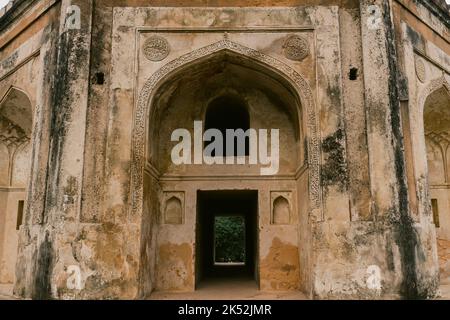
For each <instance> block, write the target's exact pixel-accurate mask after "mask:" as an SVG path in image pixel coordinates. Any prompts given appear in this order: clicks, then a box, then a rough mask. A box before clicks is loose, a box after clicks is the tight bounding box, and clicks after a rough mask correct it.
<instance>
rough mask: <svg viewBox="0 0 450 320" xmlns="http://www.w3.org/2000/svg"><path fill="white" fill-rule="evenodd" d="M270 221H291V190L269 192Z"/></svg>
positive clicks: (282, 222)
mask: <svg viewBox="0 0 450 320" xmlns="http://www.w3.org/2000/svg"><path fill="white" fill-rule="evenodd" d="M270 210H271V211H270V223H271V224H281V225H282V224H290V223H291V221H292V192H291V191H272V192H270Z"/></svg>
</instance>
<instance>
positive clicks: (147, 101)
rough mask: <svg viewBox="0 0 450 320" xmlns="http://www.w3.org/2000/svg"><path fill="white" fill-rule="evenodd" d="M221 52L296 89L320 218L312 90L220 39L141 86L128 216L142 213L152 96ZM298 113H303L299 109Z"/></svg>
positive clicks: (313, 203)
mask: <svg viewBox="0 0 450 320" xmlns="http://www.w3.org/2000/svg"><path fill="white" fill-rule="evenodd" d="M221 51H230V52H233V53H236V54H238V55H242V56H244V57H246V58H248V59H250V60H253V61H254V62H256V63H258V64H261V65H263V66H264V67H265V68H267V69H269V70H271V71H273V72H274V73H276V74H278V75H280V76H281V77H282V78H283V79H285V80H286V81H288V82H289V83H290V84H291V85H292V86H293V87H294V88H295V89H296V92H295V94H296V95H298V98H299V100H300V102H301V105H302V106H303V107H304V116H305V119H306V121H305V123H306V128H307V132H306V136H307V139H308V167H309V179H310V182H309V184H310V189H309V195H310V209H311V214H312V215H313V216H315V218H316V219H319V220H321V219H322V212H321V211H322V208H321V192H320V137H319V130H318V117H317V110H316V107H315V102H314V99H313V95H312V91H311V88H310V86H309V84H308V83H307V81H306V80H305V79H304V78H303V77H302V76H301V74H300V73H298V72H297V71H295V70H294V69H293V68H291V67H290V66H288V65H287V64H285V63H283V62H281V61H279V60H277V59H275V58H273V57H271V56H269V55H266V54H264V53H262V52H260V51H257V50H255V49H251V48H248V47H245V46H243V45H240V44H238V43H235V42H232V41H229V40H221V41H218V42H216V43H213V44H211V45H209V46H206V47H203V48H200V49H197V50H194V51H192V52H190V53H188V54H186V55H183V56H181V57H179V58H177V59H175V60H173V61H171V62H169V63H167V64H166V65H165V66H163V67H162V68H160V69H159V70H158V71H156V72H155V73H154V74H153V75H152V76H151V77H150V78H149V79H148V80H147V81H146V82H145V84H144V86H143V88H142V90H141V92H140V94H139V98H138V101H137V105H136V109H135V112H134V120H133V134H132V157H131V159H132V163H131V188H130V189H131V190H130V191H131V192H130V196H131V213H132V214H133V215H135V214H140V213H142V206H143V172H144V169H145V161H146V143H145V142H146V141H147V139H148V137H147V136H148V129H147V128H148V119H152V111H153V110H151V108H150V106H151V104H152V99H153V95H154V94H155V92H156V90H157V89H158V88H159V87H160V86H161V84H162V83H163V82H164V80H165V79H166V78H168V77H170V75H172V74H174V73H176V72H177V71H179V70H180V69H182V68H183V67H185V66H187V65H189V64H190V63H192V62H194V61H199V60H201V59H205V58H207V57H208V56H211V55H213V54H216V53H218V52H221ZM299 113H300V114H301V113H302V111H301V110H299Z"/></svg>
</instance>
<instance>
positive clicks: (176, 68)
mask: <svg viewBox="0 0 450 320" xmlns="http://www.w3.org/2000/svg"><path fill="white" fill-rule="evenodd" d="M211 61H213V62H214V63H215V64H220V63H222V62H225V63H228V62H230V61H232V63H233V64H236V65H238V66H239V68H248V71H249V72H250V73H251V72H255V73H258V74H261V77H263V78H264V77H265V78H267V79H271V81H273V82H274V83H277V86H279V87H280V88H283V89H282V90H284V91H283V92H286V94H287V95H289V96H290V97H291V98H289V99H291V102H290V103H287V104H286V105H289V106H290V107H289V108H287V109H289V110H287V111H286V112H287V113H289V114H290V119H293V120H292V123H291V124H292V127H293V131H292V135H290V137H291V138H293V139H294V137H295V139H296V142H294V143H292V144H290V143H288V144H287V145H296V146H297V145H300V146H301V148H304V149H305V147H306V149H307V151H306V150H304V149H302V154H304V155H305V157H306V155H307V158H304V157H303V158H302V160H301V161H298V162H299V163H297V162H296V163H295V166H297V167H296V168H294V169H293V170H292V172H291V173H290V174H287V175H284V176H283V177H281V178H277V177H275V178H274V179H272V180H276V181H278V180H277V179H281V180H280V181H279V183H278V184H274V185H275V187H273V189H270V190H265V191H263V193H265V194H263V196H261V197H259V196H257V197H255V198H257V199H261V203H259V205H260V206H261V204H263V205H264V208H263V209H261V210H265V212H267V215H271V214H272V212H271V208H272V204H269V205H267V204H266V203H265V202H264V203H262V202H263V201H265V200H264V199H270V201H272V200H275V199H277V197H274V198H273V199H272V198H271V197H272V195H273V194H278V193H279V194H283V197H284V198H286V199H289V200H286V201H288V202H289V207H290V208H291V209H292V210H294V211H295V210H296V205H295V198H296V197H297V191H296V190H297V185H300V184H301V185H302V187H301V190H305V191H306V190H307V192H305V193H304V196H305V197H306V199H307V200H305V203H307V204H308V205H307V206H305V207H308V213H307V214H309V215H312V216H314V219H317V220H320V219H321V218H322V217H321V195H320V187H319V180H320V179H319V176H320V175H319V159H320V150H319V148H320V147H319V133H318V129H317V120H318V119H317V115H316V110H315V105H314V100H313V98H312V92H311V89H310V87H309V85H308V84H307V82H306V80H304V79H303V77H302V76H301V75H300V74H299V73H298V72H297V71H295V70H294V69H292V68H291V67H289V66H288V65H286V64H285V63H283V62H280V61H278V60H277V59H275V58H273V57H270V56H268V55H265V54H263V53H261V52H258V51H256V50H254V49H250V48H247V47H244V46H242V45H240V44H237V43H234V42H231V41H228V40H222V41H219V42H216V43H213V44H211V45H209V46H207V47H204V48H200V49H198V50H195V51H193V52H191V53H188V54H186V55H184V56H181V57H179V58H178V59H175V60H173V61H171V62H169V63H168V64H166V65H165V66H163V67H162V68H161V69H159V70H158V71H156V72H155V73H154V74H153V75H152V76H151V77H150V78H149V79H148V80H147V81H146V83H145V84H144V87H143V89H142V91H141V93H140V95H139V99H138V103H137V106H136V110H135V118H134V129H133V141H132V147H133V149H132V160H133V161H132V164H131V195H130V196H131V201H132V206H131V210H130V212H131V215H133V216H137V217H139V216H141V217H142V230H143V231H142V234H141V237H142V239H141V240H142V244H141V246H142V248H141V252H142V253H144V254H143V255H142V256H141V270H140V274H141V279H144V280H143V281H142V282H143V283H144V284H143V287H144V288H145V289H142V288H141V292H142V295H146V294H149V293H150V292H151V291H152V290H153V289H154V287H155V286H156V287H157V288H158V289H162V290H189V289H190V290H192V289H193V288H194V287H195V280H194V279H192V278H193V277H194V274H195V273H196V270H194V268H195V263H193V262H192V261H193V259H195V258H194V256H195V254H194V251H195V250H194V249H193V248H192V246H191V244H190V243H186V242H185V238H186V237H183V236H182V234H184V233H185V232H188V233H192V232H193V231H192V230H194V229H195V226H194V225H195V220H196V218H195V214H196V210H193V206H195V205H198V203H197V204H195V201H194V200H193V199H194V198H195V195H193V194H194V193H193V192H192V190H185V189H183V187H181V186H180V185H178V186H177V185H176V181H180V182H182V181H185V178H186V177H184V178H183V177H181V178H178V177H173V176H171V177H165V175H164V170H165V169H166V168H161V167H159V166H158V164H157V163H158V162H159V160H158V159H159V156H160V155H159V154H158V153H159V152H160V150H162V149H161V148H159V147H158V146H155V143H158V141H159V135H160V134H161V132H162V130H160V126H159V123H160V122H161V121H162V116H161V113H162V112H159V111H158V106H159V105H160V104H164V103H166V104H167V99H166V97H165V96H164V93H165V92H171V90H172V89H171V88H170V85H168V83H171V80H173V79H174V78H177V77H181V76H180V75H181V74H183V73H185V72H186V70H192V69H194V71H195V72H194V73H196V74H197V73H199V72H203V71H199V69H196V68H197V67H198V68H202V66H203V65H204V64H205V63H207V62H208V63H210V62H211ZM222 81H225V80H222ZM262 82H264V80H263V81H262ZM222 83H224V82H222ZM243 83H244V82H243ZM167 86H169V87H167ZM230 90H231V91H233V90H234V89H232V88H231V89H230V88H228V89H224V90H222V91H221V92H220V94H225V95H227V94H230V92H231V91H230ZM235 91H236V90H235ZM232 94H236V92H232ZM211 99H213V97H211ZM169 100H170V99H169ZM207 100H208V99H206V100H205V104H207ZM275 100H276V99H275ZM161 101H162V102H161ZM205 109H206V108H204V107H201V108H200V109H199V111H198V112H197V116H200V117H199V118H200V119H204V110H205ZM183 117H189V115H187V114H183ZM286 119H287V118H286ZM305 144H306V146H305ZM164 154H166V153H165V152H164ZM155 159H156V160H155ZM296 161H297V160H296ZM155 162H156V164H155ZM300 176H301V177H302V178H301V182H300V181H299V180H300V178H299V177H300ZM305 176H309V178H305ZM241 178H245V177H241ZM167 179H168V180H167ZM199 179H200V180H203V181H205V183H203V184H199V183H197V184H195V185H196V186H197V189H196V191H200V190H216V189H217V190H218V189H220V190H226V189H227V188H228V189H233V190H236V189H239V188H242V190H243V189H246V190H248V189H252V188H254V189H255V190H258V187H259V186H258V182H251V181H248V182H246V184H239V183H236V184H233V181H238V180H239V179H240V176H239V174H235V175H234V176H233V177H229V178H228V181H229V182H228V183H223V184H222V183H221V184H220V185H218V184H214V183H212V184H211V183H210V182H211V181H210V180H213V179H214V177H211V179H210V178H208V177H206V178H205V176H203V177H199ZM233 179H235V180H233ZM283 179H284V180H283ZM257 180H258V178H255V177H253V178H252V181H257ZM285 180H289V182H286V183H285V182H282V181H285ZM174 181H175V182H174ZM260 184H261V183H260ZM272 184H273V183H272ZM168 185H170V187H168ZM237 185H239V186H240V187H239V186H238V187H237ZM266 189H267V188H266ZM272 190H276V192H274V193H273V192H272ZM259 192H261V190H259ZM303 192H304V191H303ZM272 193H273V194H272ZM144 195H145V196H144ZM174 196H175V197H176V198H177V199H179V201H177V203H178V204H179V206H178V207H177V208H178V209H179V210H178V212H180V214H181V217H179V218H177V221H183V224H179V223H177V224H171V223H165V221H166V217H165V216H162V215H164V214H165V213H164V212H162V211H161V210H163V211H164V209H163V208H166V206H167V201H169V200H170V199H173V197H174ZM156 203H159V207H158V205H156ZM291 215H292V219H290V220H286V219H285V220H283V223H279V221H278V219H275V220H273V219H272V218H268V219H267V222H264V219H261V220H262V221H263V222H262V223H268V224H271V225H274V227H273V228H274V229H276V228H279V229H280V228H281V229H282V228H286V229H289V230H290V231H289V232H290V233H293V234H295V237H294V238H295V239H294V240H292V241H291V242H294V243H295V244H294V245H289V244H287V245H284V242H283V241H285V240H286V239H279V238H277V237H275V238H276V239H273V241H272V242H273V243H272V244H270V243H268V244H265V245H264V254H265V255H269V256H278V255H279V252H280V253H281V255H282V256H283V257H284V258H283V259H287V260H286V264H283V263H284V262H281V263H278V264H277V263H275V264H273V263H272V261H271V260H270V259H265V260H264V259H263V258H262V257H260V258H259V260H258V259H257V261H255V265H256V267H255V268H258V264H259V263H261V264H262V266H263V267H262V268H263V269H264V270H265V271H264V272H261V274H263V275H264V277H263V278H264V279H262V280H261V281H262V283H263V284H262V286H263V287H265V288H267V287H270V286H271V287H272V289H275V290H284V289H298V286H299V285H298V281H299V274H298V273H299V267H298V264H299V263H298V260H299V256H298V239H297V238H296V237H297V233H298V232H297V231H296V230H297V229H296V228H297V225H296V224H298V215H295V214H291ZM256 220H258V219H256ZM192 221H194V223H192ZM186 224H188V225H187V226H186ZM289 224H291V225H289ZM155 225H157V226H155ZM189 228H190V229H189ZM254 228H255V229H256V228H257V226H256V225H255V226H254ZM281 229H280V230H281ZM161 230H165V231H161ZM175 230H176V231H175ZM289 232H286V234H289ZM169 233H170V234H172V235H173V234H175V235H176V236H178V235H180V237H179V238H178V239H175V240H174V241H172V242H171V241H168V240H167V239H168V238H170V237H171V236H169V235H168V234H169ZM275 234H276V233H275ZM176 236H175V237H176ZM271 236H272V235H271ZM188 238H189V237H188ZM161 239H162V240H161ZM189 239H190V240H189V241H192V237H191V238H189ZM288 240H289V239H288ZM158 246H159V247H158ZM267 250H268V251H269V252H268V253H267V252H265V251H267ZM283 250H284V251H283ZM286 250H287V251H286ZM285 251H286V252H285ZM177 257H182V258H180V259H178V258H177ZM286 265H288V269H289V270H292V271H290V273H291V275H290V276H289V279H288V281H287V282H286V281H284V279H281V280H280V279H275V280H274V281H270V280H268V279H267V278H268V277H270V276H271V275H273V274H275V275H276V277H281V278H283V276H282V273H283V272H281V271H280V272H271V271H270V268H275V269H277V270H278V269H280V270H281V269H282V268H285V267H286ZM152 270H156V271H152ZM158 270H160V271H158ZM155 272H156V276H155V274H154V273H155ZM149 273H152V274H151V275H150V276H149V275H148V274H149ZM160 273H163V274H164V277H163V279H161V277H160V276H158V274H160ZM171 274H173V275H174V276H172V277H171V276H170V275H171ZM177 274H182V275H183V277H184V278H183V279H181V278H180V277H178V278H177V276H176V275H177ZM186 274H188V275H189V276H185V275H186ZM191 275H192V276H191ZM259 275H260V274H259V273H258V274H257V275H256V277H259ZM169 278H170V279H169ZM174 278H176V279H175V280H173V279H174ZM280 283H283V284H280Z"/></svg>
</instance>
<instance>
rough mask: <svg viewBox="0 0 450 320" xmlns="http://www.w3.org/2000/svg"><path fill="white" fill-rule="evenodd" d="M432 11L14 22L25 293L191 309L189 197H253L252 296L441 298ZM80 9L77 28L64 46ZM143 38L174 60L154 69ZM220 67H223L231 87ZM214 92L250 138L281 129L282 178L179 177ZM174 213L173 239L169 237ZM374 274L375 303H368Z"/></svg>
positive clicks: (128, 7) (294, 9)
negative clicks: (231, 99)
mask: <svg viewBox="0 0 450 320" xmlns="http://www.w3.org/2000/svg"><path fill="white" fill-rule="evenodd" d="M422 2H424V1H419V2H418V3H415V2H412V1H407V0H399V1H394V2H393V3H392V6H391V5H390V4H389V2H388V1H384V0H377V1H375V2H374V1H334V0H330V1H314V0H311V1H289V0H285V1H277V2H276V4H275V3H274V2H273V1H265V0H255V1H245V2H242V1H226V2H224V1H217V2H214V3H211V2H210V1H208V4H209V5H210V7H207V6H206V1H205V3H199V2H195V5H194V4H193V3H191V2H190V1H183V2H181V1H153V2H152V6H149V5H148V1H143V0H142V1H140V0H137V1H106V0H105V1H95V2H94V1H81V0H79V1H78V0H73V1H69V0H62V1H50V0H46V1H40V2H38V3H35V4H34V5H33V9H32V10H29V11H26V12H25V13H23V15H22V16H19V17H17V18H16V20H13V21H11V22H8V24H7V25H8V27H7V28H6V29H5V30H2V31H1V33H0V39H1V40H3V41H2V42H0V43H3V45H1V46H0V47H1V51H0V60H1V64H0V99H1V97H3V96H4V94H5V93H6V92H7V90H8V89H9V88H10V87H11V86H16V87H18V88H20V89H21V90H23V91H24V92H26V93H27V95H28V97H29V99H30V101H31V104H32V107H33V119H34V126H33V130H32V134H31V146H32V148H30V161H31V169H30V170H28V171H29V176H27V177H25V175H23V174H20V175H18V176H20V177H21V178H20V179H19V180H20V181H21V182H20V184H21V186H22V187H23V182H24V181H25V180H27V179H28V181H29V182H28V183H27V187H28V188H27V193H26V194H27V197H26V200H27V204H26V215H25V218H24V226H22V227H21V230H20V240H19V252H18V258H17V264H16V281H15V292H16V294H18V295H21V296H25V297H33V298H49V297H53V298H86V299H88V298H142V297H146V296H148V295H149V294H150V293H151V292H152V291H154V290H194V288H195V284H196V277H198V274H197V273H196V263H195V259H196V255H195V246H196V221H197V219H196V215H197V205H198V204H197V191H198V190H242V189H248V190H258V226H257V229H258V258H257V263H256V265H257V279H258V281H259V284H260V287H261V289H263V290H286V289H290V290H302V291H304V292H305V293H307V294H308V295H309V296H310V297H314V298H342V297H351V298H376V297H381V296H383V297H386V296H394V297H397V296H398V295H399V294H402V295H404V296H407V297H411V298H416V297H428V296H432V295H433V294H434V293H435V291H436V286H437V284H438V265H439V263H438V255H437V245H436V229H435V227H434V225H433V221H432V215H431V206H430V191H429V181H428V180H427V176H428V174H427V157H426V148H425V138H424V134H425V132H424V121H423V108H424V104H425V100H426V98H427V97H428V96H429V95H430V94H431V93H433V92H434V91H435V90H439V89H442V88H444V89H445V90H449V85H448V84H449V83H450V78H449V70H450V58H449V56H450V47H449V42H448V41H449V26H448V22H446V21H445V19H444V20H443V18H442V17H441V16H439V17H437V16H436V13H430V11H429V10H430V9H429V7H428V6H427V5H426V4H422ZM30 3H31V2H30ZM70 5H77V6H78V7H79V8H80V10H81V15H80V17H81V23H80V29H70V30H69V29H67V25H66V21H67V15H68V13H67V8H68V7H69V6H70ZM373 5H375V6H376V7H375V8H376V10H379V11H376V12H374V11H373V10H375V9H373V8H374V7H372V6H373ZM195 6H199V7H195ZM194 7H195V8H194ZM439 12H441V11H439ZM378 18H379V19H378ZM1 19H2V18H0V20H1ZM1 21H6V20H1ZM152 36H158V37H162V38H163V39H164V40H160V41H167V44H168V47H167V48H168V50H167V52H165V51H164V50H163V52H162V55H161V52H159V55H160V56H158V55H157V56H154V55H151V53H150V56H149V53H148V52H147V55H146V52H145V50H144V48H145V46H146V41H148V40H149V39H150V38H151V37H152ZM291 36H297V37H298V36H300V37H301V39H303V40H297V41H300V42H302V41H303V42H302V43H303V44H305V43H306V46H305V45H303V47H302V46H300V47H294V49H295V50H296V51H294V54H297V55H298V54H301V55H303V54H304V53H305V52H306V54H305V56H302V58H301V59H295V57H294V59H292V56H290V55H289V54H286V46H287V44H288V42H287V39H289V37H291ZM159 39H161V38H159ZM296 39H298V38H296ZM158 43H159V44H161V42H158ZM159 49H160V48H159ZM149 57H150V59H149ZM222 65H224V66H227V65H230V66H231V67H229V70H228V71H227V72H228V73H226V72H224V73H223V74H224V75H223V76H222V77H221V76H220V75H218V74H220V68H221V66H222ZM202 68H203V69H202ZM222 71H223V70H222ZM221 90H222V91H224V90H225V91H227V90H228V91H230V90H231V91H233V92H234V93H235V94H236V92H237V94H239V95H240V96H241V97H243V98H244V99H245V101H246V102H247V103H248V105H249V110H250V112H249V113H250V118H251V127H255V128H259V127H268V128H270V127H280V129H281V135H280V137H281V162H280V163H281V164H280V171H279V174H278V175H276V176H273V177H270V178H267V177H266V178H264V177H261V176H259V174H258V172H259V167H254V168H253V167H241V166H230V167H227V166H224V167H221V166H215V167H210V166H197V167H191V166H180V167H176V166H173V164H171V163H170V159H169V158H168V156H169V152H170V148H171V146H172V144H170V143H169V142H170V137H167V136H168V135H169V134H170V133H171V131H172V130H173V129H175V127H182V128H187V129H189V130H191V132H192V125H193V123H192V122H193V120H201V119H202V117H203V116H204V110H205V106H206V105H207V102H208V101H209V100H210V99H211V98H212V97H213V96H214V95H217V94H220V93H221ZM222 93H223V92H222ZM158 108H159V110H161V112H154V109H158ZM1 156H3V154H2V155H1ZM2 172H3V171H2ZM0 179H3V175H2V177H0ZM1 181H2V180H1ZM18 182H19V181H18ZM280 194H282V195H283V196H285V197H286V198H288V199H289V203H290V204H291V207H290V208H291V213H292V217H291V220H290V222H289V223H288V224H286V225H276V224H273V219H272V218H273V217H272V209H273V208H272V204H273V203H272V201H273V200H274V199H275V198H276V196H278V195H280ZM0 197H2V195H1V194H0ZM170 197H175V198H177V199H179V200H180V201H181V203H182V205H181V211H182V212H183V217H182V219H181V221H182V223H181V224H167V223H163V220H162V216H163V214H164V208H165V203H166V200H168V199H170ZM431 197H432V196H431ZM0 199H1V198H0ZM1 201H3V200H1ZM447 214H448V212H447ZM4 217H5V216H4V215H0V241H1V240H2V238H5V237H4V236H3V234H2V232H3V231H1V230H2V227H3V228H10V227H8V224H7V223H5V222H4V221H6V220H5V218H4ZM2 219H3V220H2ZM13 220H14V219H12V220H11V221H13ZM10 224H11V223H10ZM442 230H443V229H441V230H438V236H439V238H440V240H439V244H440V247H441V248H444V249H442V250H440V252H439V256H440V257H441V268H442V265H443V261H444V264H445V261H446V260H447V259H448V258H447V256H448V254H447V253H446V252H447V251H446V250H448V249H445V248H446V244H445V242H444V240H445V239H447V240H448V238H447V234H446V233H445V232H444V231H442ZM3 233H4V232H3ZM3 243H4V240H3ZM1 244H2V243H1V242H0V245H1ZM0 255H1V251H0ZM374 267H375V268H376V269H375V270H378V271H379V272H380V274H379V275H380V277H381V285H382V289H381V290H377V289H370V288H369V287H370V286H368V285H367V281H368V279H369V278H370V277H371V276H372V275H373V274H371V273H370V272H371V271H370V270H374V269H373V268H374ZM78 276H79V280H80V281H78ZM0 280H1V279H0Z"/></svg>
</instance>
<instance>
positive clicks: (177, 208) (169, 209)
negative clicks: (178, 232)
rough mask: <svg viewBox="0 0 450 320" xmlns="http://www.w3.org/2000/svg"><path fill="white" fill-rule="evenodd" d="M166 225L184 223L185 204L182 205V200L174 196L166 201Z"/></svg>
mask: <svg viewBox="0 0 450 320" xmlns="http://www.w3.org/2000/svg"><path fill="white" fill-rule="evenodd" d="M164 223H165V224H182V223H183V204H182V203H181V200H180V199H179V198H177V197H175V196H172V197H170V198H169V199H168V200H167V201H166V205H165V210H164Z"/></svg>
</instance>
